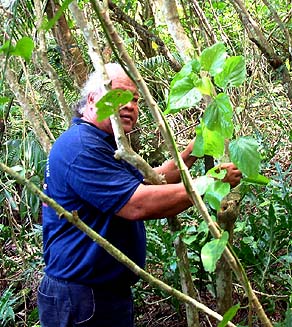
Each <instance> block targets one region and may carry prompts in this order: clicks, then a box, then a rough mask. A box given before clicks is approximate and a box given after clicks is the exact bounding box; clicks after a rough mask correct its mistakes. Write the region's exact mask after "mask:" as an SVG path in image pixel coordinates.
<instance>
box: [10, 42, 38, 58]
mask: <svg viewBox="0 0 292 327" xmlns="http://www.w3.org/2000/svg"><path fill="white" fill-rule="evenodd" d="M33 49H34V42H33V40H32V39H31V38H30V37H27V36H24V37H23V38H21V39H20V40H18V41H17V43H16V45H15V47H14V49H13V50H12V51H11V52H10V53H11V54H12V55H14V56H21V57H22V58H24V59H25V61H26V62H28V61H29V60H30V58H31V55H32V52H33Z"/></svg>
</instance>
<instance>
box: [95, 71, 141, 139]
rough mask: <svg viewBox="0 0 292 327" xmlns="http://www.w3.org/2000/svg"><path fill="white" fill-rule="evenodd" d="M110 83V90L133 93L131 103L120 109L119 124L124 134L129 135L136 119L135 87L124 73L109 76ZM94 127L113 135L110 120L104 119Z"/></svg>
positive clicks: (136, 98) (136, 95)
mask: <svg viewBox="0 0 292 327" xmlns="http://www.w3.org/2000/svg"><path fill="white" fill-rule="evenodd" d="M110 77H111V81H112V89H121V90H129V91H131V92H132V93H133V99H132V101H130V102H128V103H127V104H125V105H124V106H123V107H121V108H120V111H119V113H120V117H121V123H122V126H123V128H124V131H125V133H129V132H130V131H131V130H132V129H133V127H134V126H135V124H136V122H137V119H138V98H139V94H138V91H137V88H136V85H135V84H134V83H133V81H132V80H131V79H130V78H129V77H128V76H127V75H126V73H124V72H118V73H116V74H114V73H113V74H112V75H110ZM96 126H97V127H98V128H100V129H101V130H103V131H105V132H107V133H109V134H113V130H112V126H111V121H110V119H109V118H108V119H105V120H103V121H101V122H97V123H96Z"/></svg>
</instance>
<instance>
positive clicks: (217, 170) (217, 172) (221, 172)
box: [206, 166, 227, 179]
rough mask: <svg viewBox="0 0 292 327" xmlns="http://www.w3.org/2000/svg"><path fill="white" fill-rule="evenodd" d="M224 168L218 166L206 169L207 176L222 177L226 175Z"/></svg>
mask: <svg viewBox="0 0 292 327" xmlns="http://www.w3.org/2000/svg"><path fill="white" fill-rule="evenodd" d="M226 172H227V171H226V169H220V168H219V167H218V166H217V167H213V168H211V169H209V170H208V171H207V174H206V175H207V176H210V177H213V178H216V179H223V178H224V177H225V175H226Z"/></svg>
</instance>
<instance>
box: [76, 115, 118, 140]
mask: <svg viewBox="0 0 292 327" xmlns="http://www.w3.org/2000/svg"><path fill="white" fill-rule="evenodd" d="M73 125H87V126H91V127H94V128H95V131H96V132H97V134H98V136H99V137H100V138H102V139H103V140H105V141H107V142H109V143H111V144H113V145H115V144H116V142H115V138H114V136H113V135H111V134H108V133H106V132H105V131H103V130H101V129H100V128H98V127H97V126H95V125H94V124H92V123H90V122H87V121H85V120H83V119H81V118H79V117H73V119H72V124H71V126H73Z"/></svg>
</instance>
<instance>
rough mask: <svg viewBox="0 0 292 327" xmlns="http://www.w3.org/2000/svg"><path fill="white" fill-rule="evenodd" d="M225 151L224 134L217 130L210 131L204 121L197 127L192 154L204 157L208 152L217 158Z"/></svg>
mask: <svg viewBox="0 0 292 327" xmlns="http://www.w3.org/2000/svg"><path fill="white" fill-rule="evenodd" d="M223 152H224V136H222V135H221V134H220V133H218V132H217V131H210V130H209V129H208V128H207V127H206V126H205V125H204V122H203V121H202V122H201V124H200V125H198V126H197V127H196V139H195V143H194V148H193V151H192V154H193V155H194V156H196V157H198V158H199V157H202V156H203V155H205V154H207V155H210V156H212V157H215V158H220V157H221V156H222V155H223Z"/></svg>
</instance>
